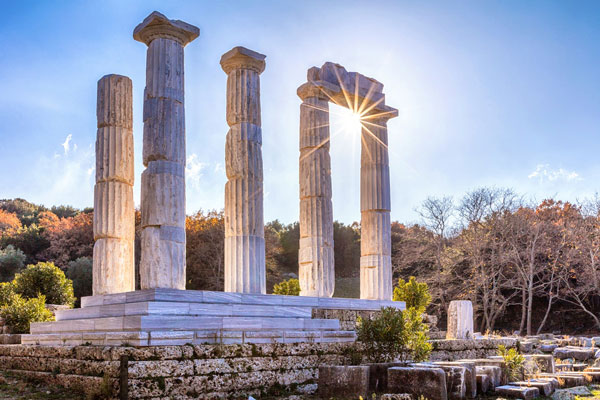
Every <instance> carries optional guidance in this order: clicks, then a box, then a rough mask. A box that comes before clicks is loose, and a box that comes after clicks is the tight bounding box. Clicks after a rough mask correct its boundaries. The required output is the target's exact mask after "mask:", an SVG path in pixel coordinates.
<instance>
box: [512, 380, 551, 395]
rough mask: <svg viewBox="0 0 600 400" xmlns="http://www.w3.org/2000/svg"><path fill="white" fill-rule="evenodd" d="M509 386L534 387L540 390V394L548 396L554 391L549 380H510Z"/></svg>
mask: <svg viewBox="0 0 600 400" xmlns="http://www.w3.org/2000/svg"><path fill="white" fill-rule="evenodd" d="M509 385H511V386H521V387H535V388H538V389H539V391H540V395H542V396H550V395H551V394H552V393H554V385H553V384H552V382H550V381H541V380H540V381H538V380H535V379H533V380H529V381H519V382H510V383H509Z"/></svg>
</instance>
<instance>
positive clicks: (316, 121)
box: [298, 70, 335, 297]
mask: <svg viewBox="0 0 600 400" xmlns="http://www.w3.org/2000/svg"><path fill="white" fill-rule="evenodd" d="M311 73H312V71H311V70H309V72H308V79H309V81H310V80H311ZM298 96H299V97H300V98H301V99H302V105H301V106H300V166H299V176H300V249H299V252H298V264H299V265H298V270H299V280H300V295H301V296H319V297H332V296H333V291H334V289H335V266H334V256H333V254H334V253H333V209H332V204H331V160H330V157H329V102H328V98H327V96H326V95H325V94H324V93H323V92H322V91H321V90H319V88H318V87H316V86H313V85H312V84H310V82H309V84H304V85H302V86H300V88H298Z"/></svg>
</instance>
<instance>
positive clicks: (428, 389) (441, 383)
mask: <svg viewBox="0 0 600 400" xmlns="http://www.w3.org/2000/svg"><path fill="white" fill-rule="evenodd" d="M388 390H389V391H390V392H392V393H410V394H411V395H413V396H415V397H418V396H424V397H425V398H427V399H429V400H447V399H448V392H447V390H446V373H445V372H444V370H443V369H441V368H425V367H392V368H389V369H388Z"/></svg>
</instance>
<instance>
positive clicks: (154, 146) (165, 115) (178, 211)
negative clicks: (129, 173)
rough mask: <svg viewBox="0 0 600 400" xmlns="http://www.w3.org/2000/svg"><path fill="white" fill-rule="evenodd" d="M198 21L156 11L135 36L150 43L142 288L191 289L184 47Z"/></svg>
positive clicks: (143, 209)
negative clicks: (187, 258)
mask: <svg viewBox="0 0 600 400" xmlns="http://www.w3.org/2000/svg"><path fill="white" fill-rule="evenodd" d="M199 33H200V31H199V29H198V28H196V27H195V26H192V25H189V24H187V23H185V22H182V21H179V20H169V19H168V18H167V17H165V16H164V15H162V14H160V13H159V12H156V11H155V12H153V13H152V14H150V15H149V16H148V17H147V18H146V19H145V20H144V21H143V22H142V23H141V24H140V25H138V26H137V27H136V28H135V30H134V32H133V38H134V39H135V40H137V41H139V42H142V43H145V44H146V45H147V46H148V51H147V57H146V88H145V90H144V148H143V162H144V166H146V170H145V171H144V172H143V173H142V193H141V214H142V223H141V228H142V235H141V252H142V254H141V260H140V285H141V287H142V289H150V288H173V289H185V113H184V73H183V65H184V63H183V48H184V47H185V46H186V45H187V44H188V43H190V42H191V41H192V40H194V39H195V38H197V37H198V35H199Z"/></svg>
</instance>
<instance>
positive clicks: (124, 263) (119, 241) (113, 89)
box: [92, 75, 135, 295]
mask: <svg viewBox="0 0 600 400" xmlns="http://www.w3.org/2000/svg"><path fill="white" fill-rule="evenodd" d="M96 116H97V118H98V132H97V136H96V185H95V186H94V241H95V243H94V258H93V260H94V261H93V264H94V265H93V279H92V281H93V285H92V286H93V288H92V289H93V293H94V295H100V294H108V293H119V292H127V291H132V290H135V266H134V258H133V252H134V236H135V215H134V206H133V111H132V85H131V79H129V78H128V77H126V76H121V75H106V76H104V77H102V79H100V80H99V81H98V103H97V109H96Z"/></svg>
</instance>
